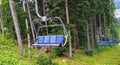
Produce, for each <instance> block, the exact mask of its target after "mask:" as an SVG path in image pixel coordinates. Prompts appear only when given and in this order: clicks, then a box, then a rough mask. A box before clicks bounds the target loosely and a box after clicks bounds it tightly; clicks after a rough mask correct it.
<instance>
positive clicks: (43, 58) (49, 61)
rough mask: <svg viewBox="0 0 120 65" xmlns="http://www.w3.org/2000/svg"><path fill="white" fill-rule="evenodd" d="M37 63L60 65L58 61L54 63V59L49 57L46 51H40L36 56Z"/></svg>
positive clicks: (39, 64) (40, 64) (41, 64)
mask: <svg viewBox="0 0 120 65" xmlns="http://www.w3.org/2000/svg"><path fill="white" fill-rule="evenodd" d="M36 63H37V64H38V65H58V64H57V63H53V62H52V59H51V58H49V57H48V56H47V55H46V54H45V53H42V52H41V53H40V54H39V56H38V57H37V58H36Z"/></svg>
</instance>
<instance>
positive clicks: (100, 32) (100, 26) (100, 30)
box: [99, 14, 102, 40]
mask: <svg viewBox="0 0 120 65" xmlns="http://www.w3.org/2000/svg"><path fill="white" fill-rule="evenodd" d="M99 36H100V40H102V23H101V15H100V14H99Z"/></svg>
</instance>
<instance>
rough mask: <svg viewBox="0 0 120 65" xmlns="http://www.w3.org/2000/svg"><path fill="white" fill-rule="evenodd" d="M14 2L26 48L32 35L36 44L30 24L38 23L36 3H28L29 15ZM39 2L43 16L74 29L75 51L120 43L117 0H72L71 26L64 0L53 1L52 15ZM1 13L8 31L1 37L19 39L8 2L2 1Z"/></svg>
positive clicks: (50, 5) (72, 35)
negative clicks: (59, 19) (110, 42)
mask: <svg viewBox="0 0 120 65" xmlns="http://www.w3.org/2000/svg"><path fill="white" fill-rule="evenodd" d="M14 2H15V9H16V12H17V17H18V21H19V22H18V23H19V28H20V34H21V37H22V42H23V43H24V44H25V43H27V34H28V33H29V34H30V40H31V41H30V42H31V44H32V42H33V38H34V37H33V36H32V34H33V33H32V32H31V27H30V22H29V21H32V22H33V23H34V21H35V20H37V19H38V17H37V16H36V13H35V7H34V1H32V2H29V1H27V4H26V11H24V10H23V7H22V3H21V2H20V1H18V0H14ZM38 2H39V4H38V5H39V10H40V12H39V13H40V14H42V15H47V16H59V17H61V18H62V20H63V21H64V24H65V26H66V28H67V29H70V32H71V33H70V35H69V38H71V43H72V48H73V51H76V49H85V50H88V51H91V50H92V49H94V48H97V42H98V41H102V40H108V41H115V40H118V39H119V34H118V32H119V31H118V29H117V28H116V26H117V22H116V19H115V17H114V9H115V7H114V0H68V2H67V3H68V10H69V19H70V23H69V24H67V22H66V11H65V7H66V5H65V1H64V0H50V1H49V11H47V12H46V14H44V12H43V11H42V9H44V7H42V0H38ZM28 6H29V7H28ZM0 10H1V21H2V23H3V27H4V30H2V28H3V27H2V26H1V33H3V34H4V37H6V38H13V39H16V34H15V33H16V32H15V28H14V24H13V20H12V15H11V12H10V11H11V10H10V6H9V1H8V0H2V3H1V5H0ZM29 13H30V14H29ZM29 15H31V19H29V18H30V17H29ZM25 19H28V25H29V28H28V29H27V28H26V22H25ZM36 26H37V25H36ZM38 27H39V26H38ZM56 29H57V28H56ZM53 32H55V31H53ZM60 32H63V31H60ZM44 33H46V32H44ZM68 43H69V42H68ZM65 47H66V48H68V44H67V45H66V46H65Z"/></svg>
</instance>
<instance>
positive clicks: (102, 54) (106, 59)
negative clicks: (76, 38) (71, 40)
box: [54, 46, 120, 65]
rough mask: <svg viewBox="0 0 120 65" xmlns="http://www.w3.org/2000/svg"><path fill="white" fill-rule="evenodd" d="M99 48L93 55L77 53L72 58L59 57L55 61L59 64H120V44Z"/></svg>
mask: <svg viewBox="0 0 120 65" xmlns="http://www.w3.org/2000/svg"><path fill="white" fill-rule="evenodd" d="M99 50H100V51H99V52H98V51H96V50H94V52H93V53H94V55H93V56H87V55H83V54H78V53H76V54H73V57H72V58H71V59H69V58H64V57H62V58H61V57H59V58H56V59H55V60H54V61H56V62H58V63H59V65H120V46H113V47H106V48H103V47H102V48H99Z"/></svg>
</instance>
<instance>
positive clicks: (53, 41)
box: [32, 35, 65, 46]
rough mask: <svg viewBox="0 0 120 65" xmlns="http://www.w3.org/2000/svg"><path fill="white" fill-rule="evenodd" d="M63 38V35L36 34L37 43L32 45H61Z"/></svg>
mask: <svg viewBox="0 0 120 65" xmlns="http://www.w3.org/2000/svg"><path fill="white" fill-rule="evenodd" d="M64 40H65V36H64V35H52V36H50V35H49V36H48V35H47V36H38V38H37V43H36V44H32V46H61V45H62V44H63V43H64Z"/></svg>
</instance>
